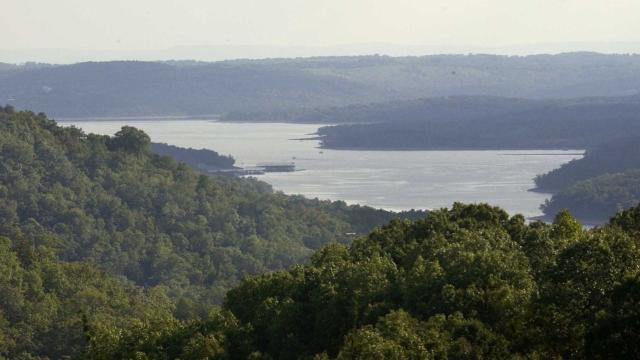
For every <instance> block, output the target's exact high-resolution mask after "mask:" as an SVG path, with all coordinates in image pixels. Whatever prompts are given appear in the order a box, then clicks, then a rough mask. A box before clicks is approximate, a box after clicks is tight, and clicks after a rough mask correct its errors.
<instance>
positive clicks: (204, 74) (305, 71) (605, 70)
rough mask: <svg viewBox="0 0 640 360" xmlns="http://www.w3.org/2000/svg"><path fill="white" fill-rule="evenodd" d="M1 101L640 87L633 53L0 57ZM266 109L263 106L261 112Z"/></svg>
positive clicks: (306, 102)
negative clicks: (0, 62)
mask: <svg viewBox="0 0 640 360" xmlns="http://www.w3.org/2000/svg"><path fill="white" fill-rule="evenodd" d="M0 78H2V81H1V82H0V103H4V102H7V103H10V104H12V105H14V106H15V107H17V108H25V109H32V110H36V111H43V112H47V113H49V114H50V115H53V116H55V117H87V116H89V117H98V116H158V115H191V116H197V115H214V114H229V113H233V114H234V116H235V117H236V118H240V119H250V118H260V119H266V118H267V117H272V119H270V120H280V119H273V117H279V116H280V114H287V113H288V112H289V111H292V110H293V111H294V112H295V111H297V110H306V109H315V108H327V107H341V106H346V105H352V104H366V103H372V102H382V101H390V100H409V99H420V98H431V97H443V96H452V95H489V96H509V97H522V98H574V97H584V96H624V95H632V94H637V93H638V89H640V56H638V55H604V54H596V53H567V54H559V55H534V56H524V57H520V56H496V55H430V56H423V57H387V56H356V57H323V58H306V59H268V60H237V61H222V62H215V63H205V62H179V61H176V62H163V63H156V62H132V61H123V62H90V63H79V64H73V65H60V66H45V65H42V64H27V65H23V66H13V65H4V66H0ZM265 114H266V115H265Z"/></svg>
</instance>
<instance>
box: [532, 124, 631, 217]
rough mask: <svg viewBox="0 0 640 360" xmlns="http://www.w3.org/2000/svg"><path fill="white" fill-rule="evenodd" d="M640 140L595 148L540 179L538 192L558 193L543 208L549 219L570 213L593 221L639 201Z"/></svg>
mask: <svg viewBox="0 0 640 360" xmlns="http://www.w3.org/2000/svg"><path fill="white" fill-rule="evenodd" d="M638 139H640V137H631V138H621V139H616V140H613V141H609V142H607V143H604V144H602V145H600V146H596V147H594V148H593V149H590V150H588V151H587V152H586V154H585V156H584V157H583V158H581V159H578V160H573V161H571V162H569V163H567V164H564V165H562V166H561V167H560V168H558V169H555V170H553V171H550V172H549V173H547V174H543V175H540V176H538V177H537V178H536V179H535V181H536V186H537V190H540V191H547V192H553V193H555V194H554V195H553V197H552V198H551V200H550V201H548V202H546V203H545V204H544V205H543V206H542V210H543V211H544V212H545V214H546V215H547V216H553V214H555V213H556V212H558V211H559V210H560V209H563V208H566V209H569V210H571V212H572V213H574V214H575V215H576V216H577V217H579V218H581V219H585V220H587V221H590V222H595V223H601V222H604V221H605V220H606V219H607V218H608V217H609V216H610V215H611V214H612V213H614V212H616V211H618V210H620V209H624V208H627V207H629V206H631V205H634V204H636V203H638V202H640V141H639V140H638Z"/></svg>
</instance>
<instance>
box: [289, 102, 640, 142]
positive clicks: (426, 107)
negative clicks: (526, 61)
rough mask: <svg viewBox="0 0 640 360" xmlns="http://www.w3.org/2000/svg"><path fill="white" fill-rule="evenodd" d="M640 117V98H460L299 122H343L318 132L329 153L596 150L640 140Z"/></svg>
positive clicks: (332, 113) (316, 115) (331, 113)
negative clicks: (620, 141) (607, 144)
mask: <svg viewBox="0 0 640 360" xmlns="http://www.w3.org/2000/svg"><path fill="white" fill-rule="evenodd" d="M639 114H640V97H639V96H637V95H636V96H626V97H611V98H580V99H570V100H560V99H557V100H529V99H514V98H499V97H475V96H471V97H470V96H457V97H447V98H438V99H422V100H416V101H407V102H391V103H383V104H372V105H369V106H351V107H344V108H337V109H332V110H327V111H324V112H321V111H315V112H308V113H305V115H304V116H303V115H300V116H299V117H298V118H300V119H304V120H305V121H307V120H309V121H310V122H314V121H313V120H314V119H318V120H320V121H323V122H333V123H334V124H338V125H333V126H324V127H321V128H320V129H319V130H318V136H319V138H320V140H321V143H322V146H323V147H324V148H329V149H356V150H398V149H399V150H450V149H455V150H487V149H509V150H513V149H590V148H593V147H596V146H598V145H599V144H601V143H603V142H607V141H612V140H617V139H619V138H626V137H631V136H640V115H639ZM307 116H308V118H306V117H307ZM332 120H333V121H332Z"/></svg>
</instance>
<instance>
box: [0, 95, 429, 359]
mask: <svg viewBox="0 0 640 360" xmlns="http://www.w3.org/2000/svg"><path fill="white" fill-rule="evenodd" d="M0 164H1V166H0V237H1V238H0V251H2V254H1V255H0V256H1V257H2V261H1V265H0V266H3V270H2V271H1V275H0V276H1V277H2V278H1V280H0V356H4V357H6V358H9V359H18V358H24V359H29V358H33V357H35V358H47V357H48V358H53V359H58V358H62V357H65V356H79V354H80V350H81V349H82V348H83V344H84V342H83V341H84V340H83V339H85V335H83V333H82V331H83V327H86V326H88V324H89V323H92V324H96V323H99V324H100V326H108V325H109V324H122V325H124V324H131V326H138V325H136V324H147V325H148V324H149V323H148V322H145V321H156V320H157V321H165V320H167V319H178V320H186V319H194V318H200V317H202V316H204V315H205V314H207V313H208V311H209V310H210V309H211V307H212V306H214V305H216V304H220V303H221V301H222V300H223V298H224V295H225V293H226V291H227V290H228V289H230V288H231V287H233V286H234V285H235V284H237V283H238V282H239V281H240V279H242V278H243V277H244V276H245V275H251V274H259V273H263V272H266V271H269V270H275V269H280V268H283V267H287V266H290V265H293V264H299V263H304V262H305V261H307V260H308V259H309V256H310V255H311V254H312V252H313V250H315V249H318V248H320V247H322V246H323V245H325V244H327V243H330V242H337V243H349V242H351V240H352V239H353V238H354V237H356V236H359V235H362V234H366V233H367V232H369V231H370V230H371V229H373V228H374V227H375V226H377V225H381V224H384V223H386V222H388V221H389V220H391V219H394V218H414V219H415V218H419V217H422V216H424V213H423V212H421V211H412V212H405V213H391V212H387V211H383V210H376V209H372V208H369V207H363V206H348V205H346V204H345V203H344V202H330V201H320V200H311V199H305V198H303V197H301V196H287V195H284V194H282V193H277V192H274V191H273V190H272V189H271V187H270V186H269V185H268V184H266V183H263V182H260V181H256V180H244V179H238V178H232V177H207V176H205V175H202V174H201V173H199V172H197V171H195V170H193V169H192V168H191V167H189V166H188V165H187V164H185V163H181V162H177V161H175V160H174V159H172V158H170V157H167V156H161V155H158V154H155V153H153V152H152V151H151V147H150V139H149V137H148V136H147V135H146V134H145V133H144V132H142V131H140V130H138V129H135V128H132V127H123V128H122V129H121V131H119V132H118V133H117V134H116V135H115V136H113V137H109V136H101V135H95V134H85V133H83V132H82V131H81V130H79V129H77V128H74V127H61V126H58V125H57V124H56V122H55V121H53V120H49V119H48V118H47V117H46V116H45V115H44V114H41V113H40V114H35V113H32V112H28V111H15V110H14V109H13V108H12V107H9V106H7V107H3V108H2V109H1V110H0ZM141 321H142V322H141ZM167 321H169V320H167ZM171 321H173V320H171ZM114 331H116V330H114ZM118 331H120V330H118ZM105 336H106V335H105Z"/></svg>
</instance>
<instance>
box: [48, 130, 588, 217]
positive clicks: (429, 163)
mask: <svg viewBox="0 0 640 360" xmlns="http://www.w3.org/2000/svg"><path fill="white" fill-rule="evenodd" d="M60 123H61V124H62V125H74V126H77V127H79V128H82V129H83V130H85V131H86V132H92V133H98V134H109V135H111V134H114V133H115V132H117V131H118V130H119V129H120V127H122V126H123V125H131V126H135V127H137V128H140V129H143V130H144V131H146V132H147V133H148V134H149V136H151V139H152V141H154V142H166V143H169V144H172V145H177V146H182V147H192V148H206V149H211V150H215V151H217V152H219V153H221V154H230V155H232V156H233V157H234V158H235V159H236V164H237V165H238V166H242V167H247V166H252V165H256V164H259V163H264V162H295V164H296V168H297V169H299V171H295V172H288V173H267V174H264V175H259V176H256V177H257V178H259V179H261V180H264V181H266V182H268V183H270V184H271V185H273V187H274V188H275V189H276V190H281V191H283V192H285V193H287V194H302V195H305V196H307V197H311V198H314V197H317V198H320V199H331V200H344V201H346V202H347V203H350V204H356V203H357V204H363V205H370V206H373V207H377V208H384V209H389V210H406V209H412V208H413V209H434V208H440V207H448V206H451V204H452V203H453V202H454V201H462V202H488V203H491V204H493V205H498V206H501V207H502V208H504V209H505V210H507V211H509V212H510V213H521V214H523V215H525V216H526V217H533V216H538V215H541V214H542V213H541V211H540V210H539V206H540V204H542V203H543V202H544V201H545V199H547V198H549V196H548V195H547V194H541V193H536V192H531V191H528V190H529V189H531V188H532V187H533V186H534V183H533V178H534V177H535V176H536V175H537V174H541V173H544V172H547V171H549V170H552V169H554V168H557V167H559V166H560V165H562V164H563V163H566V162H568V161H570V160H572V159H576V158H580V157H581V156H582V155H579V154H577V153H581V152H582V151H579V150H578V151H576V150H557V151H549V150H535V151H532V150H526V151H518V150H507V151H353V150H327V149H318V148H317V146H318V142H317V141H315V140H296V139H300V138H304V137H309V134H312V133H314V132H315V131H316V130H317V128H318V127H319V126H321V125H312V124H287V123H229V122H218V121H214V120H154V121H152V120H109V121H104V120H100V121H97V120H96V121H61V122H60Z"/></svg>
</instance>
